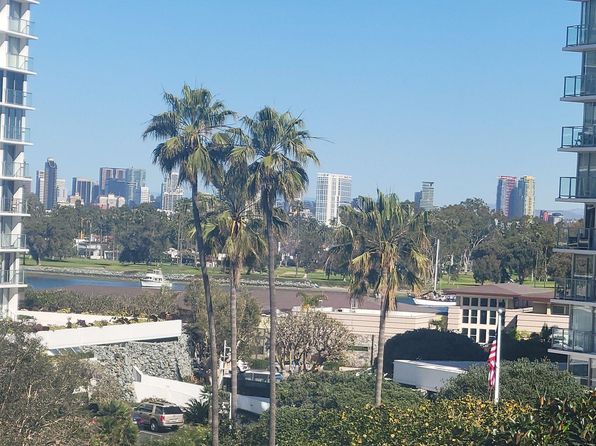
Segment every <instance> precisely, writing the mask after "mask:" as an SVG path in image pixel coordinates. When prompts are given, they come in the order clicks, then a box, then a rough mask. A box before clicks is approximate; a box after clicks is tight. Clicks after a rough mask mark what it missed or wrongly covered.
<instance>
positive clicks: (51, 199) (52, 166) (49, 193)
mask: <svg viewBox="0 0 596 446" xmlns="http://www.w3.org/2000/svg"><path fill="white" fill-rule="evenodd" d="M57 180H58V165H57V164H56V161H54V160H53V159H52V158H48V159H47V161H46V167H45V171H44V201H43V205H44V206H45V208H46V209H54V208H55V207H56V203H57V198H58V197H57V194H56V192H57Z"/></svg>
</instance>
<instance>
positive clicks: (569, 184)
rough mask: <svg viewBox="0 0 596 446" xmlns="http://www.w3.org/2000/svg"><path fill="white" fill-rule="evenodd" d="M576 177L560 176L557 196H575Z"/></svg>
mask: <svg viewBox="0 0 596 446" xmlns="http://www.w3.org/2000/svg"><path fill="white" fill-rule="evenodd" d="M576 192H577V178H576V177H561V178H559V198H576Z"/></svg>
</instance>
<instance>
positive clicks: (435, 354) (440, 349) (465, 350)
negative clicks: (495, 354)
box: [383, 328, 488, 375]
mask: <svg viewBox="0 0 596 446" xmlns="http://www.w3.org/2000/svg"><path fill="white" fill-rule="evenodd" d="M487 357H488V354H487V353H486V352H485V351H484V350H483V349H482V347H480V345H478V344H477V343H476V342H474V341H472V340H471V339H470V338H468V337H467V336H464V335H461V334H458V333H454V332H451V331H439V330H430V329H428V328H422V329H418V330H412V331H407V332H405V333H403V334H398V335H395V336H394V337H392V338H391V339H389V340H388V341H387V342H386V343H385V360H384V365H383V371H384V372H385V373H389V374H390V375H393V361H395V360H396V359H411V360H438V361H440V360H443V361H486V359H487Z"/></svg>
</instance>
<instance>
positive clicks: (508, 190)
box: [497, 176, 517, 217]
mask: <svg viewBox="0 0 596 446" xmlns="http://www.w3.org/2000/svg"><path fill="white" fill-rule="evenodd" d="M516 186H517V177H510V176H500V177H499V179H498V182H497V212H501V213H502V214H503V215H504V216H505V217H509V215H510V212H509V211H510V209H511V201H512V200H511V198H512V197H511V194H512V192H513V191H514V189H515V188H516Z"/></svg>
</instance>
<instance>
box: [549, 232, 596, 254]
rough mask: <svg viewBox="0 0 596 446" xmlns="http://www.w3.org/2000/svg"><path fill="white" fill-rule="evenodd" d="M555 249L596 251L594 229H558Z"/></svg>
mask: <svg viewBox="0 0 596 446" xmlns="http://www.w3.org/2000/svg"><path fill="white" fill-rule="evenodd" d="M557 247H558V248H568V249H586V250H589V249H594V250H596V229H594V228H559V230H558V234H557Z"/></svg>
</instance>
